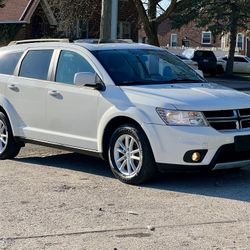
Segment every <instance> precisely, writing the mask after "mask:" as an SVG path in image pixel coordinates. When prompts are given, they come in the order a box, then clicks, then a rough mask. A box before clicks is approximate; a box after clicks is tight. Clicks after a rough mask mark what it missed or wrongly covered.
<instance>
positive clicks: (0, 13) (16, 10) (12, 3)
mask: <svg viewBox="0 0 250 250" xmlns="http://www.w3.org/2000/svg"><path fill="white" fill-rule="evenodd" d="M29 2H30V0H5V7H4V8H0V22H5V21H6V22H11V21H13V22H17V21H21V20H20V18H21V17H22V14H23V13H24V11H25V9H26V7H27V6H28V4H29Z"/></svg>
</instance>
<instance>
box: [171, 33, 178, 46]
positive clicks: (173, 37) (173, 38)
mask: <svg viewBox="0 0 250 250" xmlns="http://www.w3.org/2000/svg"><path fill="white" fill-rule="evenodd" d="M170 46H171V47H176V46H177V34H171V39H170Z"/></svg>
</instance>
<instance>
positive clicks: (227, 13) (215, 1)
mask: <svg viewBox="0 0 250 250" xmlns="http://www.w3.org/2000/svg"><path fill="white" fill-rule="evenodd" d="M249 9H250V1H249V0H186V1H185V3H184V4H182V5H181V6H178V7H177V9H176V12H175V14H174V15H173V16H172V21H173V27H174V28H180V27H181V26H183V25H185V24H187V23H189V22H190V21H195V22H196V25H197V26H198V27H206V28H207V30H209V31H211V32H212V33H213V35H223V34H227V33H230V48H229V57H228V62H227V67H226V75H232V72H233V64H234V54H235V49H236V40H237V33H238V32H239V31H243V30H245V31H246V30H247V29H248V25H249V24H250V13H249Z"/></svg>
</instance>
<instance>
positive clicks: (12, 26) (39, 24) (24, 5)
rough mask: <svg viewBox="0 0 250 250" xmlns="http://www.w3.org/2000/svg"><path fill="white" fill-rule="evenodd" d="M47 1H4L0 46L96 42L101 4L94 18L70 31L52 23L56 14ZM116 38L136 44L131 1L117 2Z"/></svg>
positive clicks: (79, 22)
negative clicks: (45, 39)
mask: <svg viewBox="0 0 250 250" xmlns="http://www.w3.org/2000/svg"><path fill="white" fill-rule="evenodd" d="M51 1H52V2H53V0H5V7H4V8H0V45H1V44H6V43H8V42H9V41H10V40H22V39H31V38H41V37H55V36H60V37H69V38H71V39H83V38H99V29H100V19H101V16H100V15H101V0H97V1H98V2H97V8H96V9H95V11H93V13H95V14H94V15H93V16H92V17H91V18H90V19H89V20H86V19H84V18H82V19H77V20H74V22H72V25H71V27H70V28H69V27H65V26H64V25H63V21H60V20H56V17H55V16H56V11H60V10H58V9H55V8H54V9H51V5H50V4H49V3H50V2H51ZM54 12H55V13H54ZM72 20H73V18H72ZM117 37H118V38H121V39H132V40H134V41H137V40H138V15H137V11H136V9H135V6H134V4H133V2H132V0H119V12H118V27H117Z"/></svg>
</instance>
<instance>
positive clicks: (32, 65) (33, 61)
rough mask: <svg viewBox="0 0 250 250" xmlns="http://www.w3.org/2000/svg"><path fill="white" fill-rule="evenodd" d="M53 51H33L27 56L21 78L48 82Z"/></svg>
mask: <svg viewBox="0 0 250 250" xmlns="http://www.w3.org/2000/svg"><path fill="white" fill-rule="evenodd" d="M52 54H53V50H33V51H29V52H28V53H27V55H26V56H25V58H24V60H23V62H22V65H21V69H20V72H19V75H20V76H23V77H28V78H36V79H41V80H47V77H48V71H49V65H50V60H51V57H52Z"/></svg>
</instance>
